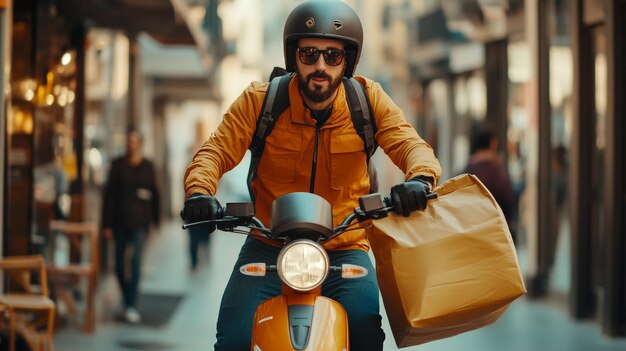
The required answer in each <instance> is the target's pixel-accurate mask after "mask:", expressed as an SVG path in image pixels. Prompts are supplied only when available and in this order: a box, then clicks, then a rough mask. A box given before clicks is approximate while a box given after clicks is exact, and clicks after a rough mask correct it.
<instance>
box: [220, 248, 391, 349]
mask: <svg viewBox="0 0 626 351" xmlns="http://www.w3.org/2000/svg"><path fill="white" fill-rule="evenodd" d="M279 251H280V248H277V247H273V246H270V245H267V244H265V243H263V242H261V241H259V240H256V239H253V238H250V237H248V238H247V240H246V242H245V244H244V245H243V247H242V248H241V252H240V254H239V258H238V260H237V263H236V264H235V268H234V269H233V272H232V274H231V276H230V280H229V282H228V285H227V286H226V290H225V291H224V295H223V297H222V304H221V306H220V312H219V317H218V321H217V343H216V344H215V350H228V351H239V350H241V351H244V350H245V351H248V350H250V341H251V335H252V324H253V320H254V312H255V310H256V307H257V306H258V305H259V304H260V303H261V302H263V301H264V300H266V299H268V298H270V297H274V296H277V295H280V294H281V281H280V279H279V278H278V274H276V273H268V274H267V276H265V277H250V276H245V275H243V274H241V273H240V272H239V267H241V266H242V265H244V264H247V263H252V262H265V263H271V264H275V262H276V259H277V257H278V252H279ZM328 255H329V257H330V264H331V265H332V266H341V264H343V263H351V264H356V265H359V266H362V267H365V268H367V270H368V274H367V276H365V277H363V278H357V279H342V278H341V274H330V275H329V276H328V278H327V280H326V281H325V282H324V284H323V285H322V295H324V296H327V297H329V298H331V299H333V300H335V301H337V302H339V303H340V304H341V305H342V306H343V308H344V309H345V310H346V312H347V314H348V326H349V332H350V350H354V351H361V350H367V351H377V350H382V349H383V341H384V340H385V334H384V332H383V330H382V328H381V316H380V312H379V298H378V282H377V280H376V272H375V271H374V267H373V265H372V262H371V260H370V258H369V255H368V254H367V252H365V251H362V250H347V251H331V252H328Z"/></svg>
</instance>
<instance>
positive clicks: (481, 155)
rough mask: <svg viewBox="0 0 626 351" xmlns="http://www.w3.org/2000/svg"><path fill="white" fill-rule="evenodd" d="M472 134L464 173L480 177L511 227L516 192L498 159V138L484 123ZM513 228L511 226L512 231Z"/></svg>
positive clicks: (476, 127)
mask: <svg viewBox="0 0 626 351" xmlns="http://www.w3.org/2000/svg"><path fill="white" fill-rule="evenodd" d="M472 134H473V138H472V145H471V150H472V154H471V156H470V160H469V162H468V164H467V166H466V167H465V169H464V170H463V173H470V174H473V175H475V176H476V177H478V179H480V181H481V182H482V183H483V184H484V185H485V187H487V189H488V190H489V192H491V194H492V195H493V197H494V198H495V199H496V202H497V203H498V205H499V206H500V208H501V209H502V212H503V213H504V217H505V218H506V220H507V222H508V223H509V227H511V223H512V222H511V221H512V219H513V214H514V210H515V193H514V191H513V185H512V183H511V178H510V177H509V172H508V171H507V169H506V167H504V165H503V164H502V163H501V162H500V160H499V159H498V154H497V150H498V140H497V139H496V137H495V135H494V134H493V132H492V131H491V129H489V128H488V127H487V126H484V125H474V126H473V128H472ZM513 229H514V228H511V230H512V231H513ZM513 233H514V231H513ZM513 235H514V234H513ZM513 238H515V235H514V236H513Z"/></svg>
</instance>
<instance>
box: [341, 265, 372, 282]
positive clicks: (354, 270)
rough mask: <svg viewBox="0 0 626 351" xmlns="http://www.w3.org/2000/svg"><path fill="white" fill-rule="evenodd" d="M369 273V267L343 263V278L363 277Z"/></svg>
mask: <svg viewBox="0 0 626 351" xmlns="http://www.w3.org/2000/svg"><path fill="white" fill-rule="evenodd" d="M366 275H367V268H365V267H361V266H357V265H355V264H349V263H344V264H342V265H341V277H342V278H361V277H365V276H366Z"/></svg>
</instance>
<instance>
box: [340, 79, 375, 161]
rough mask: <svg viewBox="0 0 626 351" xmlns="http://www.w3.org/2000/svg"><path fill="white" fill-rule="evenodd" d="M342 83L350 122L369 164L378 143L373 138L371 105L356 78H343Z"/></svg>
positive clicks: (363, 88)
mask: <svg viewBox="0 0 626 351" xmlns="http://www.w3.org/2000/svg"><path fill="white" fill-rule="evenodd" d="M343 85H344V87H345V89H346V96H347V98H348V106H349V107H350V116H351V117H352V124H353V125H354V129H356V132H357V133H358V134H359V136H360V137H361V139H362V140H363V144H364V145H365V154H366V155H367V164H368V165H369V162H370V158H371V157H372V155H374V152H376V149H377V148H378V143H376V138H375V135H376V121H375V120H374V118H373V116H372V106H371V105H370V100H369V98H368V97H367V91H366V90H365V87H364V86H363V84H361V83H360V82H359V81H358V80H356V79H354V78H343Z"/></svg>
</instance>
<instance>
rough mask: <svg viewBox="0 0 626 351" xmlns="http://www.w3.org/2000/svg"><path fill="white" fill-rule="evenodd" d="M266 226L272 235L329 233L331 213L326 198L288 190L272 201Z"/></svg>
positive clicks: (311, 236) (300, 236)
mask: <svg viewBox="0 0 626 351" xmlns="http://www.w3.org/2000/svg"><path fill="white" fill-rule="evenodd" d="M270 229H271V231H272V233H273V235H274V236H276V237H279V236H288V237H290V238H292V239H310V240H313V241H317V240H318V239H319V238H320V237H330V236H331V235H332V234H333V213H332V209H331V207H330V204H329V203H328V201H326V200H325V199H324V198H322V197H321V196H318V195H315V194H311V193H304V192H301V193H291V194H287V195H283V196H281V197H279V198H277V199H276V200H275V201H274V203H273V204H272V215H271V218H270Z"/></svg>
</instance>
